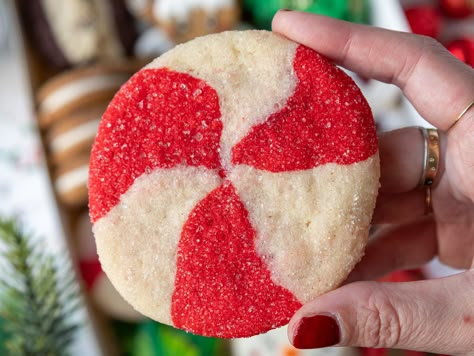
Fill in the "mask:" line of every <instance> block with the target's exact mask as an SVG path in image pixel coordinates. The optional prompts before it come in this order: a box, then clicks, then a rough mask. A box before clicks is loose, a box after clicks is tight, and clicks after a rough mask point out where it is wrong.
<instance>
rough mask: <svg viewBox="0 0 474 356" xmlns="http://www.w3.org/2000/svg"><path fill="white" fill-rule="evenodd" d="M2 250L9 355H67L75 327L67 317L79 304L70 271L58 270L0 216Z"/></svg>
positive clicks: (1, 295) (2, 312)
mask: <svg viewBox="0 0 474 356" xmlns="http://www.w3.org/2000/svg"><path fill="white" fill-rule="evenodd" d="M0 246H1V248H0V254H2V255H3V256H0V257H1V258H0V271H2V274H1V275H0V317H1V318H3V319H4V325H3V330H0V334H1V333H5V334H6V335H7V342H6V343H5V345H4V347H5V348H6V350H7V351H8V354H9V355H12V356H15V355H38V356H43V355H44V356H56V355H61V356H62V355H67V354H68V349H69V347H70V345H71V343H72V341H73V340H74V335H75V333H76V330H77V329H78V327H79V325H78V323H77V322H73V321H71V318H70V316H71V315H72V314H74V313H75V312H76V311H77V308H78V306H79V298H78V289H77V287H76V283H75V280H74V275H73V273H72V271H71V269H70V268H69V266H68V268H64V266H61V269H58V267H57V266H56V264H55V262H54V261H55V260H54V258H53V256H49V255H47V254H46V253H45V252H44V251H42V249H41V248H40V247H43V246H41V245H39V244H34V243H33V242H32V241H31V240H30V238H29V236H27V235H26V234H24V233H23V232H22V231H21V229H20V228H19V226H18V224H17V223H16V222H15V221H13V220H6V219H2V218H0ZM2 262H3V263H2Z"/></svg>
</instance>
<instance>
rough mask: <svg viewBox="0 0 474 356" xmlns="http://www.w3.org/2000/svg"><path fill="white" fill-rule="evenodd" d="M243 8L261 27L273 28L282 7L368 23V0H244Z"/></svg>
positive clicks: (256, 24)
mask: <svg viewBox="0 0 474 356" xmlns="http://www.w3.org/2000/svg"><path fill="white" fill-rule="evenodd" d="M243 8H244V11H245V12H246V13H248V14H249V15H250V17H251V21H252V23H253V24H254V25H255V26H256V27H257V28H259V29H267V30H270V29H271V23H272V19H273V16H274V15H275V14H276V13H277V11H278V10H280V9H290V10H297V11H305V12H311V13H313V14H318V15H324V16H329V17H333V18H337V19H340V20H346V21H351V22H358V23H368V22H369V21H368V20H369V4H368V1H367V0H261V1H258V0H243Z"/></svg>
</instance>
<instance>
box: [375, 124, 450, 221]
mask: <svg viewBox="0 0 474 356" xmlns="http://www.w3.org/2000/svg"><path fill="white" fill-rule="evenodd" d="M439 134H440V151H441V152H440V153H441V157H444V151H445V146H446V145H445V143H446V137H445V136H444V135H443V134H442V133H439ZM424 140H425V138H424V137H423V135H422V134H421V131H420V129H419V128H416V127H409V128H403V129H399V130H394V131H390V132H387V133H382V134H381V135H380V137H379V150H380V163H381V178H380V182H381V187H380V194H379V197H378V199H377V206H376V209H375V213H374V218H373V222H374V223H378V224H380V223H400V222H404V221H407V220H412V219H413V218H416V217H419V216H422V215H424V214H426V209H427V206H426V189H425V187H421V188H420V186H419V182H420V178H421V177H422V175H423V174H424V170H423V165H424V150H425V143H424ZM440 162H441V163H440V167H439V171H438V174H437V177H436V179H435V181H434V183H433V186H432V188H433V195H436V186H437V185H438V183H439V181H440V180H441V179H443V171H444V167H443V164H442V160H440Z"/></svg>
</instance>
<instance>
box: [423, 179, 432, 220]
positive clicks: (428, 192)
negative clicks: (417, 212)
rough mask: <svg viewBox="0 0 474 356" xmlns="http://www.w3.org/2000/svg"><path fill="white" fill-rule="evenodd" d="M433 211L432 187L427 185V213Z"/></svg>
mask: <svg viewBox="0 0 474 356" xmlns="http://www.w3.org/2000/svg"><path fill="white" fill-rule="evenodd" d="M431 212H433V206H432V205H431V187H430V186H427V187H426V190H425V215H428V214H429V213H431Z"/></svg>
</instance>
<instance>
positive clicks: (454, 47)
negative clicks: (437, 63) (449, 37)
mask: <svg viewBox="0 0 474 356" xmlns="http://www.w3.org/2000/svg"><path fill="white" fill-rule="evenodd" d="M446 47H447V48H448V50H449V51H450V52H451V53H452V54H453V55H455V56H456V57H457V58H459V59H460V60H461V61H463V62H464V63H466V64H468V65H470V66H471V67H473V68H474V37H464V38H459V39H456V40H454V41H452V42H450V43H448V44H447V46H446Z"/></svg>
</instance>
